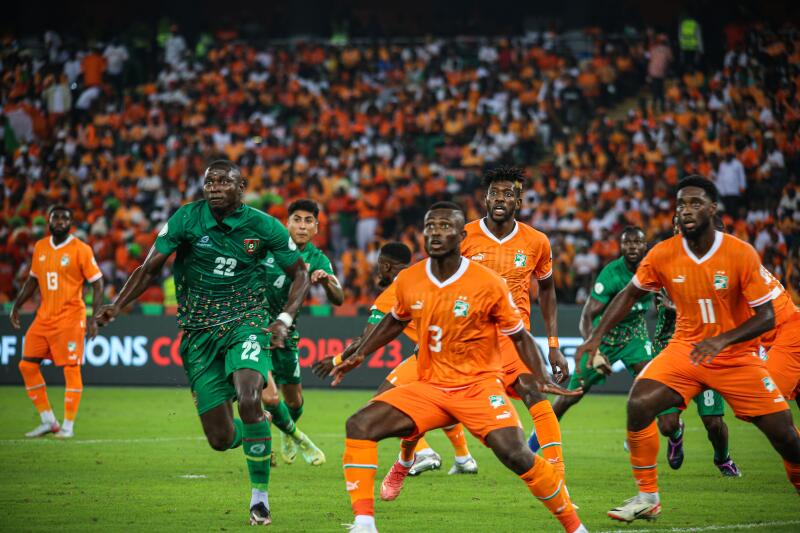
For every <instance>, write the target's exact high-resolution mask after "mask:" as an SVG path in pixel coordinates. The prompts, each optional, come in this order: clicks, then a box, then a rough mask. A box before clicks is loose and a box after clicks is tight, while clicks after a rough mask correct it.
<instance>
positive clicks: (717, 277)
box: [714, 274, 728, 290]
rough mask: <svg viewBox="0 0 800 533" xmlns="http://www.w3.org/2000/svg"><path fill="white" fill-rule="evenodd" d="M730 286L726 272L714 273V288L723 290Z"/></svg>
mask: <svg viewBox="0 0 800 533" xmlns="http://www.w3.org/2000/svg"><path fill="white" fill-rule="evenodd" d="M727 288H728V276H726V275H724V274H714V289H715V290H721V289H727Z"/></svg>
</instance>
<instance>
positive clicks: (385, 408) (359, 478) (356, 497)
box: [342, 401, 416, 533]
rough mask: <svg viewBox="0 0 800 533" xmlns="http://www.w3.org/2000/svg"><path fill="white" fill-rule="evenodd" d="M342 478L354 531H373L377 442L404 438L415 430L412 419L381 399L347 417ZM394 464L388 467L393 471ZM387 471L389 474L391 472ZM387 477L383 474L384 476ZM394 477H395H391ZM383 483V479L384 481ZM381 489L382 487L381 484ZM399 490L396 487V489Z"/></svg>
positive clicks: (402, 472) (403, 472) (401, 473)
mask: <svg viewBox="0 0 800 533" xmlns="http://www.w3.org/2000/svg"><path fill="white" fill-rule="evenodd" d="M345 429H346V434H347V439H346V440H345V449H344V457H343V458H342V462H343V466H344V477H345V482H346V484H347V491H348V493H349V494H350V502H351V504H352V507H353V515H354V516H355V520H354V523H353V526H352V528H351V531H352V532H354V533H375V532H377V529H376V528H375V497H374V485H375V474H376V473H377V470H378V441H380V440H383V439H385V438H389V437H407V436H409V435H412V434H413V433H414V432H415V431H416V424H415V423H414V421H413V420H412V419H411V418H410V417H409V416H408V415H406V414H405V413H403V412H402V411H400V410H398V409H396V408H394V407H392V406H391V405H389V404H387V403H384V402H380V401H378V402H373V403H370V404H368V405H366V406H365V407H363V408H362V409H361V410H359V411H358V412H357V413H355V414H354V415H353V416H351V417H350V418H348V419H347V423H346V424H345ZM395 467H397V463H395V465H394V466H393V467H392V471H395ZM391 474H392V472H390V474H389V475H391ZM406 475H408V468H402V467H400V468H398V469H397V473H396V475H395V476H393V478H392V482H395V481H397V482H399V485H400V487H402V481H403V479H404V478H405V476H406ZM388 477H389V476H387V478H388ZM395 477H396V478H397V479H396V480H395V479H394V478H395ZM384 483H386V480H384ZM381 492H383V486H381ZM398 492H399V489H398Z"/></svg>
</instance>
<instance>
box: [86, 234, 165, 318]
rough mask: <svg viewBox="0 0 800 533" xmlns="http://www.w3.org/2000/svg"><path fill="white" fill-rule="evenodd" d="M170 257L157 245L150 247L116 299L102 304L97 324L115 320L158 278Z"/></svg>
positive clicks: (98, 312) (97, 315)
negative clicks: (157, 248) (158, 248)
mask: <svg viewBox="0 0 800 533" xmlns="http://www.w3.org/2000/svg"><path fill="white" fill-rule="evenodd" d="M168 258H169V255H168V254H162V253H161V252H159V251H158V250H156V247H155V246H153V247H152V248H150V252H149V253H148V254H147V257H146V258H145V260H144V263H142V264H141V265H139V266H138V267H136V270H134V271H133V272H132V273H131V275H130V277H129V278H128V280H127V281H126V282H125V285H124V286H123V287H122V290H121V291H119V294H118V295H117V297H116V298H114V301H113V302H111V303H110V304H108V305H104V306H102V307H101V308H100V309H99V311H97V314H96V315H95V317H96V318H95V320H96V321H97V325H98V326H105V325H106V324H108V323H109V322H113V321H114V319H115V318H116V317H117V315H118V314H119V312H120V311H121V310H122V309H125V307H126V306H128V305H129V304H131V303H132V302H134V301H136V299H137V298H138V297H139V296H141V295H142V293H143V292H144V291H145V289H147V287H149V286H150V284H151V283H152V282H153V280H155V279H157V278H158V276H159V274H161V270H162V269H163V268H164V264H166V262H167V259H168Z"/></svg>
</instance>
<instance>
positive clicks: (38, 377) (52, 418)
mask: <svg viewBox="0 0 800 533" xmlns="http://www.w3.org/2000/svg"><path fill="white" fill-rule="evenodd" d="M41 364H42V360H41V359H34V358H32V357H23V358H22V360H21V361H20V362H19V372H20V374H22V380H23V381H24V382H25V390H26V392H27V393H28V398H30V399H31V401H32V402H33V405H34V406H35V407H36V410H37V411H38V412H39V418H40V419H41V421H42V423H41V424H39V425H38V426H36V427H35V428H33V430H31V431H29V432H27V433H26V434H25V436H26V437H41V436H42V435H47V434H48V433H58V431H59V429H60V426H59V425H58V420H56V415H55V414H54V413H53V407H52V406H51V405H50V400H49V399H48V398H47V385H46V384H45V382H44V377H43V376H42V370H41Z"/></svg>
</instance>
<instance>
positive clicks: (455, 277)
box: [425, 257, 469, 289]
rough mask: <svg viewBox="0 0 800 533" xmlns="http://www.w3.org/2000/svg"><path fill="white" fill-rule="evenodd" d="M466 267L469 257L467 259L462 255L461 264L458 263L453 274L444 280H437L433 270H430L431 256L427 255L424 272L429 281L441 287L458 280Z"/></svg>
mask: <svg viewBox="0 0 800 533" xmlns="http://www.w3.org/2000/svg"><path fill="white" fill-rule="evenodd" d="M468 267H469V259H467V258H466V257H462V258H461V264H460V265H458V270H456V271H455V273H453V275H452V276H450V277H449V278H447V279H446V280H444V281H439V280H438V279H437V278H436V276H434V275H433V270H431V258H430V257H429V258H428V259H426V260H425V273H426V274H428V279H429V280H431V283H433V284H434V285H436V286H437V287H439V288H440V289H443V288H445V287H447V286H448V285H450V284H452V283H455V282H456V281H458V280H459V278H460V277H461V276H463V275H464V272H466V271H467V268H468Z"/></svg>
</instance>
